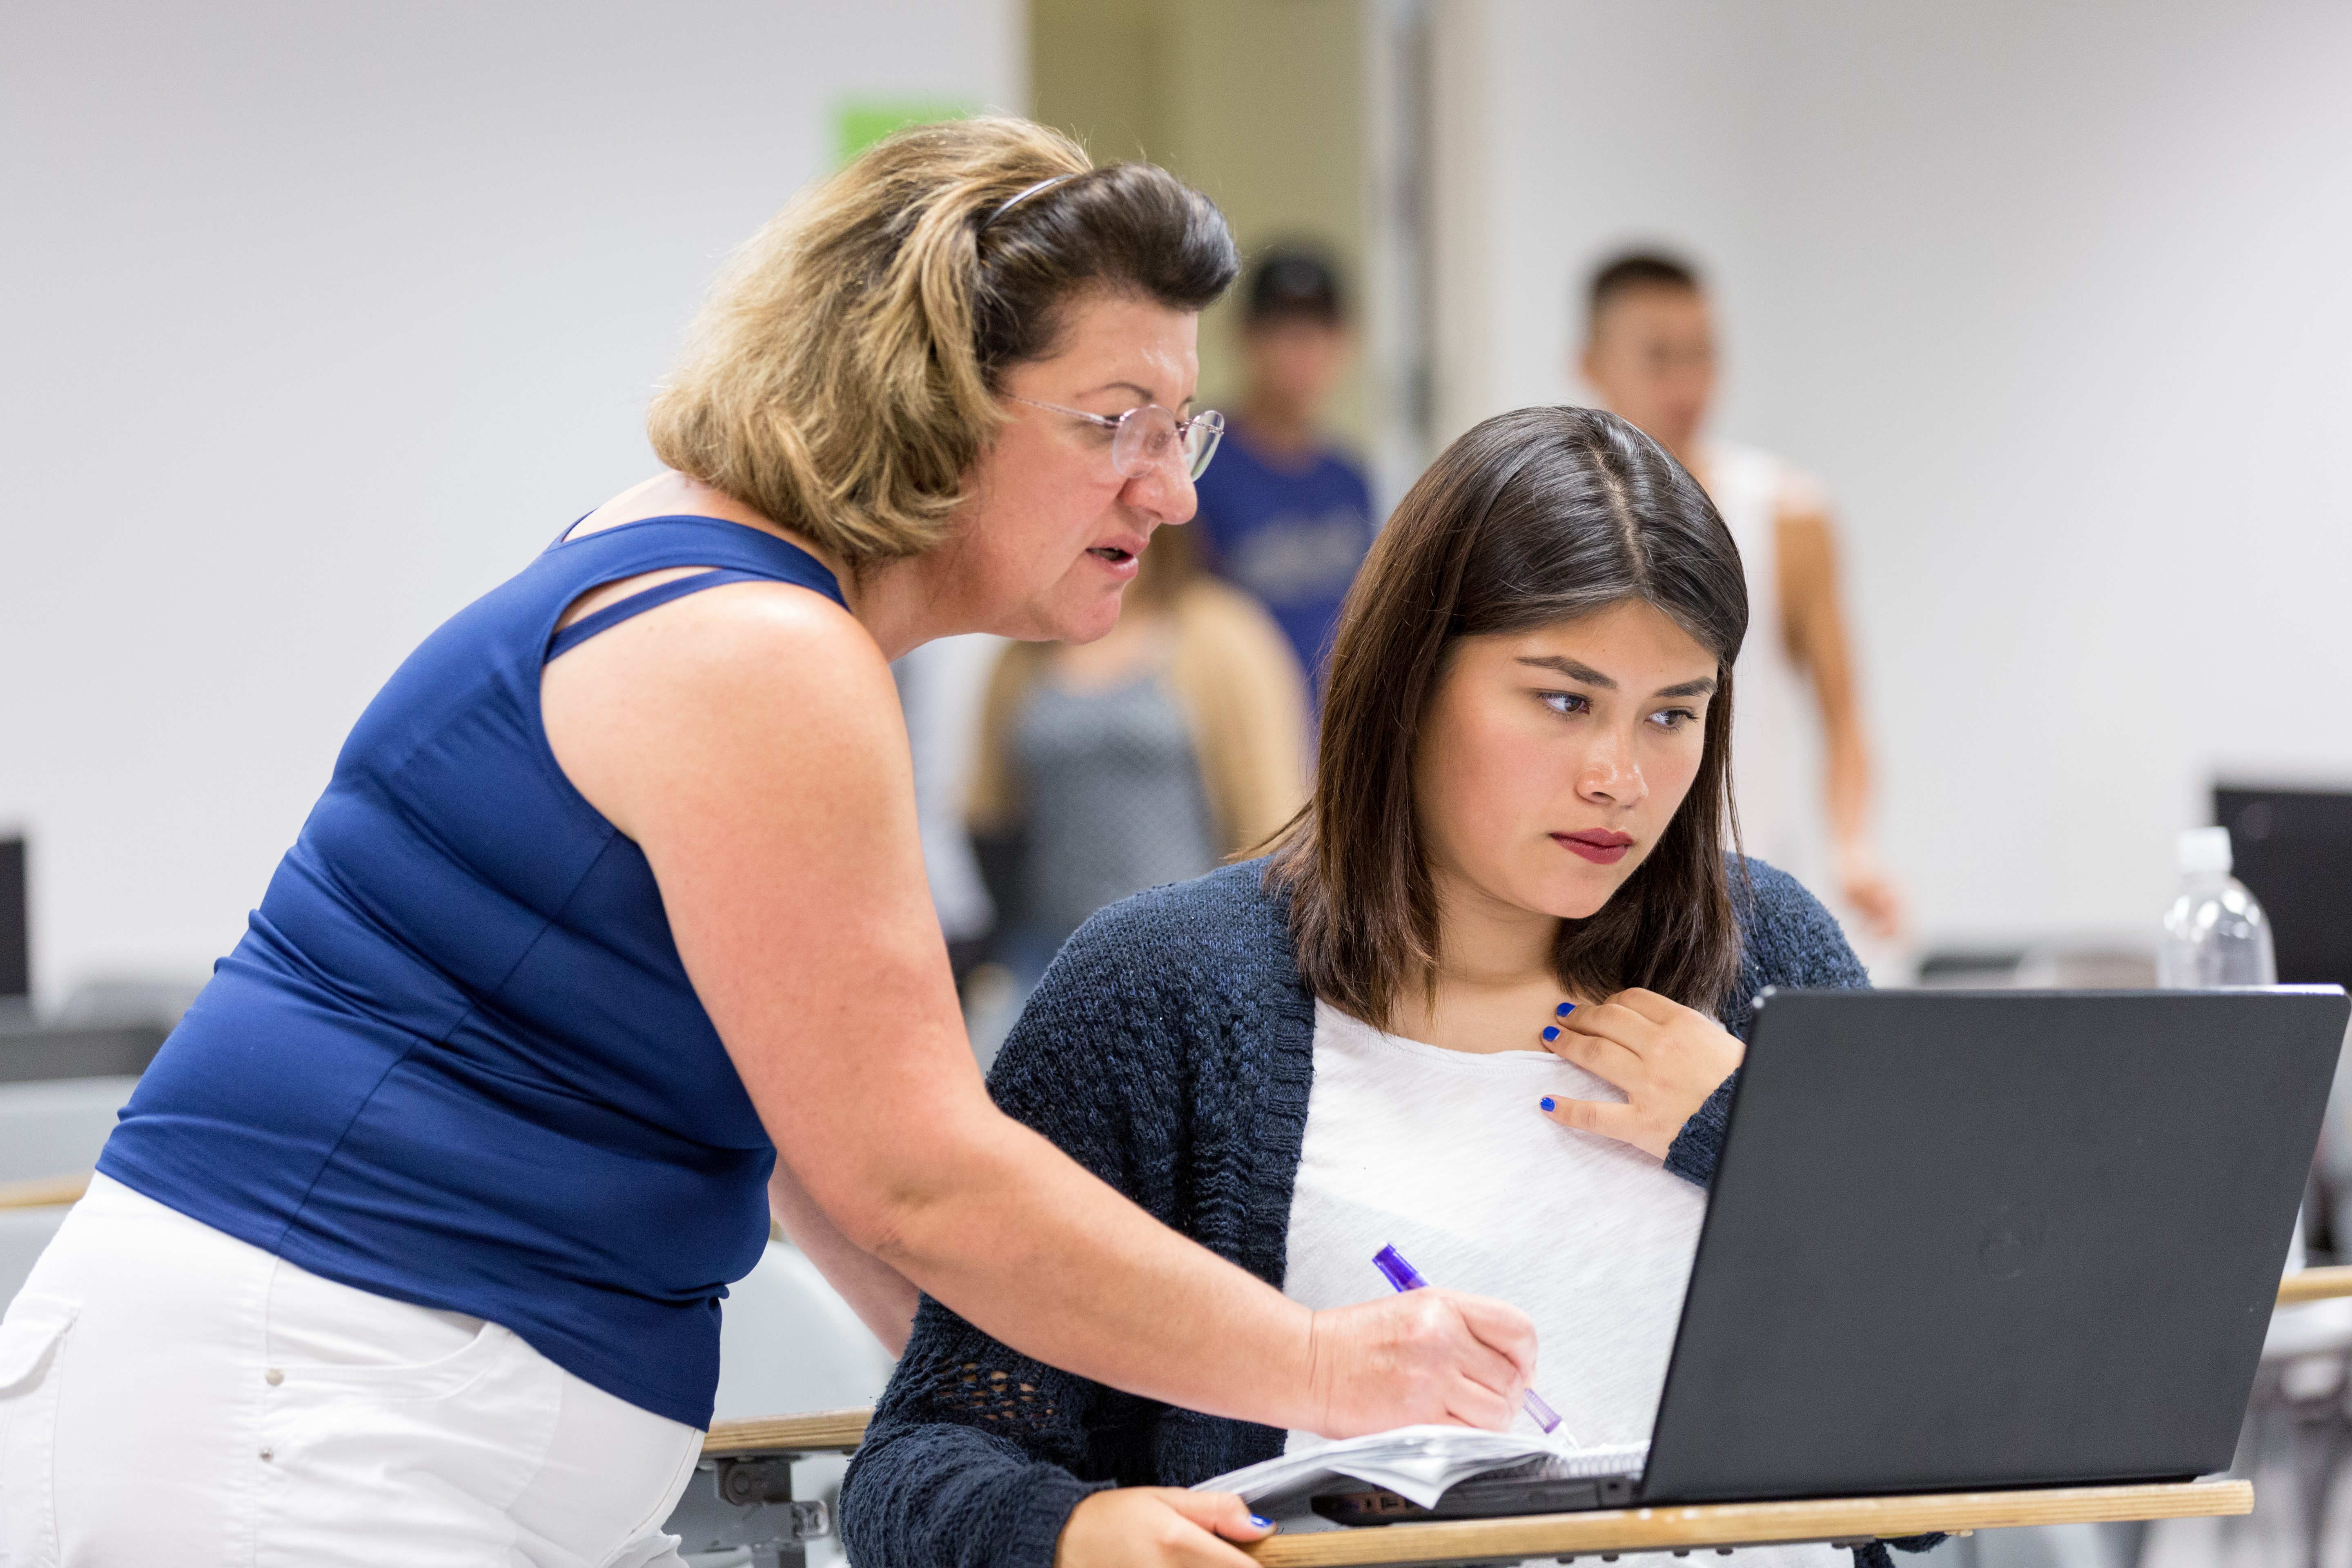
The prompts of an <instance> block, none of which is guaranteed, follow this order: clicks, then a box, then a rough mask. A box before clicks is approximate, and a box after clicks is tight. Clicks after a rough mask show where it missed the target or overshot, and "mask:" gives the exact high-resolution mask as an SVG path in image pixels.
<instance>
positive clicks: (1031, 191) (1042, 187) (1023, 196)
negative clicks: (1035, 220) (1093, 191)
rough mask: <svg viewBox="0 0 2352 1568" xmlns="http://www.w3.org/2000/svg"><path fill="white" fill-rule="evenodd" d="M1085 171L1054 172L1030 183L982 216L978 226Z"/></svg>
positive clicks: (985, 226)
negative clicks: (1070, 172)
mask: <svg viewBox="0 0 2352 1568" xmlns="http://www.w3.org/2000/svg"><path fill="white" fill-rule="evenodd" d="M1085 173H1087V171H1086V170H1079V171H1078V172H1077V173H1076V174H1055V176H1054V177H1053V178H1051V179H1049V180H1040V181H1038V182H1037V183H1036V184H1034V185H1031V186H1030V187H1029V188H1028V189H1027V190H1024V191H1022V192H1020V193H1019V194H1018V195H1014V196H1013V198H1012V199H1011V200H1010V201H1007V202H1006V203H1005V204H1004V205H1003V206H1000V207H998V208H997V209H996V210H995V211H994V212H992V213H991V214H989V215H988V216H986V217H984V218H982V219H981V222H980V226H981V227H982V228H983V229H985V228H987V227H988V226H990V225H991V224H993V223H994V222H995V221H996V220H997V219H998V218H1001V217H1003V216H1004V215H1005V214H1006V213H1009V212H1011V211H1012V210H1013V208H1014V207H1017V206H1019V205H1021V204H1022V203H1023V202H1025V201H1027V200H1028V199H1029V198H1030V197H1031V196H1034V195H1042V194H1043V193H1045V192H1046V191H1050V190H1052V189H1053V188H1054V187H1055V185H1058V184H1061V183H1062V182H1063V181H1065V180H1075V179H1076V178H1077V177H1078V174H1085Z"/></svg>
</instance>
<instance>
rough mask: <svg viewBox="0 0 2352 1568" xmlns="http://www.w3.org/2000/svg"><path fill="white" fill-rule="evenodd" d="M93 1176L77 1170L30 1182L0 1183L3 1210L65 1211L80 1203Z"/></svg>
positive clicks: (0, 1207) (0, 1202) (0, 1206)
mask: <svg viewBox="0 0 2352 1568" xmlns="http://www.w3.org/2000/svg"><path fill="white" fill-rule="evenodd" d="M89 1177H90V1173H89V1172H88V1171H76V1172H74V1173H72V1174H71V1175H65V1176H36V1177H34V1178H33V1179H32V1180H31V1181H29V1182H0V1209H47V1208H63V1207H65V1206H66V1205H68V1204H78V1203H79V1202H81V1195H82V1194H84V1193H86V1192H88V1191H89Z"/></svg>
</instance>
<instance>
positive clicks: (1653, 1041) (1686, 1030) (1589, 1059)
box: [1538, 987, 1748, 1160]
mask: <svg viewBox="0 0 2352 1568" xmlns="http://www.w3.org/2000/svg"><path fill="white" fill-rule="evenodd" d="M1543 1040H1544V1044H1545V1046H1547V1047H1549V1049H1550V1050H1551V1051H1552V1052H1553V1053H1554V1054H1555V1055H1557V1056H1559V1058H1561V1059H1563V1060H1566V1061H1571V1062H1574V1063H1575V1064H1576V1065H1577V1066H1578V1067H1580V1068H1584V1070H1585V1071H1587V1072H1589V1073H1591V1074H1592V1075H1593V1076H1594V1077H1595V1078H1599V1079H1606V1080H1607V1081H1608V1082H1610V1083H1612V1084H1615V1085H1616V1086H1617V1087H1618V1088H1619V1089H1623V1090H1624V1091H1625V1100H1626V1103H1625V1104H1623V1105H1619V1104H1617V1103H1616V1102H1615V1101H1613V1100H1570V1099H1568V1098H1567V1097H1566V1096H1552V1097H1548V1098H1546V1099H1545V1100H1543V1101H1542V1102H1541V1103H1540V1104H1539V1106H1538V1110H1541V1111H1542V1112H1543V1113H1544V1114H1545V1115H1547V1116H1549V1117H1550V1118H1551V1119H1552V1120H1553V1121H1557V1122H1559V1124H1560V1125H1561V1126H1563V1127H1573V1128H1575V1129H1577V1130H1578V1131H1583V1132H1598V1133H1600V1134H1601V1136H1602V1137H1603V1138H1614V1139H1616V1140H1617V1141H1618V1142H1621V1143H1631V1144H1632V1145H1633V1147H1634V1148H1636V1149H1639V1150H1641V1151H1642V1152H1644V1153H1647V1154H1653V1155H1655V1156H1656V1157H1657V1158H1659V1159H1661V1160H1663V1159H1664V1158H1665V1157H1666V1150H1667V1149H1668V1148H1669V1147H1671V1146H1672V1145H1673V1143H1674V1141H1675V1135H1676V1134H1677V1133H1679V1132H1681V1131H1682V1130H1683V1123H1684V1122H1685V1121H1689V1120H1690V1119H1691V1115H1692V1113H1693V1112H1695V1111H1696V1110H1698V1108H1699V1107H1700V1106H1702V1105H1705V1104H1706V1097H1707V1096H1708V1095H1711V1094H1713V1093H1714V1092H1715V1091H1716V1089H1717V1088H1719V1087H1720V1086H1721V1085H1722V1083H1723V1080H1724V1079H1727V1078H1729V1077H1730V1076H1731V1075H1732V1073H1733V1072H1735V1071H1736V1070H1738V1067H1739V1063H1740V1060H1741V1058H1744V1057H1746V1056H1747V1054H1748V1047H1745V1046H1743V1045H1741V1044H1740V1043H1739V1040H1738V1037H1736V1036H1734V1035H1733V1034H1732V1033H1731V1032H1730V1031H1729V1030H1727V1029H1726V1028H1725V1027H1724V1026H1722V1025H1720V1024H1718V1023H1717V1022H1716V1021H1715V1020H1714V1019H1712V1018H1710V1017H1708V1016H1706V1014H1704V1013H1699V1012H1695V1011H1693V1010H1692V1009H1691V1008H1688V1007H1685V1006H1684V1005H1682V1004H1681V1003H1679V1002H1670V1001H1668V1000H1667V999H1666V998H1664V996H1661V995H1659V994H1657V993H1656V992H1654V991H1643V990H1641V989H1640V988H1638V987H1636V988H1635V989H1633V990H1631V991H1620V992H1619V993H1617V994H1616V995H1614V996H1612V997H1610V998H1609V1000H1607V1001H1606V1002H1602V1003H1600V1004H1598V1005H1591V1006H1584V1007H1577V1008H1573V1009H1571V1010H1570V1011H1569V1012H1567V1013H1565V1014H1562V1015H1560V1016H1559V1017H1557V1018H1555V1019H1554V1020H1553V1021H1552V1023H1551V1024H1550V1026H1548V1027H1547V1028H1546V1029H1545V1030H1544V1032H1543Z"/></svg>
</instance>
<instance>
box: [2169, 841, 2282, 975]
mask: <svg viewBox="0 0 2352 1568" xmlns="http://www.w3.org/2000/svg"><path fill="white" fill-rule="evenodd" d="M2156 983H2157V984H2158V985H2162V986H2165V987H2166V988H2168V989H2175V990H2179V989H2187V988H2189V987H2192V986H2205V985H2275V984H2278V959H2277V957H2276V956H2275V955H2274V954H2273V952H2272V951H2271V922H2270V918H2269V917H2268V916H2266V915H2264V914H2263V906H2262V905H2260V904H2258V903H2256V902H2255V901H2254V895H2253V894H2252V893H2250V892H2248V891H2247V890H2246V885H2245V884H2244V883H2243V882H2241V881H2239V880H2238V879H2236V878H2235V877H2232V876H2231V875H2230V830H2229V829H2228V828H2226V827H2192V828H2190V829H2189V830H2188V831H2187V832H2185V833H2183V834H2182V835H2181V836H2180V891H2179V893H2178V894H2176V895H2175V896H2174V898H2173V900H2172V907H2171V908H2169V909H2168V910H2165V911H2164V940H2163V942H2162V943H2161V944H2160V945H2159V946H2158V948H2157V952H2156Z"/></svg>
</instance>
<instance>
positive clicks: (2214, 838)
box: [2180, 827, 2230, 877]
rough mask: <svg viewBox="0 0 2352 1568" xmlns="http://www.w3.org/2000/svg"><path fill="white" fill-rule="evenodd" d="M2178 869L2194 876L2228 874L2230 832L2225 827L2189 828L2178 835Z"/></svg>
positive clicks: (2224, 875)
mask: <svg viewBox="0 0 2352 1568" xmlns="http://www.w3.org/2000/svg"><path fill="white" fill-rule="evenodd" d="M2180 869H2181V871H2182V872H2183V873H2185V874H2187V875H2190V876H2195V875H2197V874H2199V873H2200V872H2201V873H2203V874H2206V875H2209V876H2214V875H2218V876H2223V877H2226V876H2228V875H2229V874H2230V830H2229V829H2228V828H2226V827H2190V828H2185V829H2183V830H2182V832H2181V835H2180Z"/></svg>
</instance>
